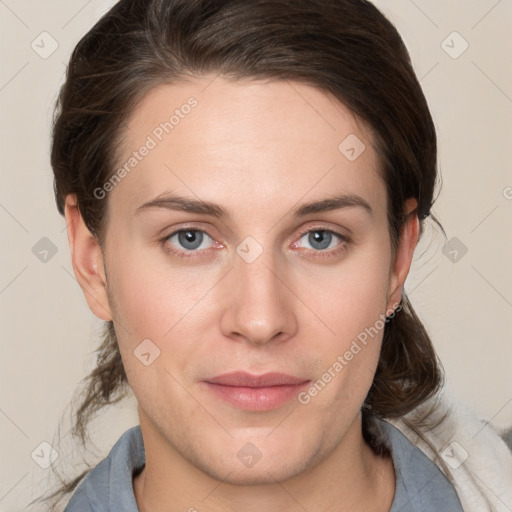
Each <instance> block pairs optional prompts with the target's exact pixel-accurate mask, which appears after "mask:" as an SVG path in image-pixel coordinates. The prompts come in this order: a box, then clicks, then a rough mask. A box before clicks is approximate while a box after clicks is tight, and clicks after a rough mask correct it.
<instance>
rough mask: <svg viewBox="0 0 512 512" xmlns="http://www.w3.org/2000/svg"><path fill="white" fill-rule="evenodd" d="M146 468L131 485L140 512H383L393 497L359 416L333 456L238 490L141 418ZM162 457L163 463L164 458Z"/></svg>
mask: <svg viewBox="0 0 512 512" xmlns="http://www.w3.org/2000/svg"><path fill="white" fill-rule="evenodd" d="M141 429H142V432H143V437H144V445H145V450H146V465H145V467H144V469H143V471H142V472H141V473H140V474H139V475H137V477H135V478H134V480H133V486H134V493H135V498H136V501H137V504H138V508H139V510H140V512H149V511H151V512H164V511H165V512H178V511H179V512H183V511H187V512H197V511H199V512H235V511H238V510H244V511H246V512H260V511H261V510H265V512H283V511H286V512H304V510H308V511H309V512H313V511H322V512H335V511H336V512H349V511H350V512H359V511H361V512H362V511H368V510H372V511H375V512H388V511H389V510H390V508H391V503H392V501H393V497H394V491H395V485H396V484H395V473H394V468H393V462H392V460H391V459H390V458H381V457H378V456H377V455H375V454H374V453H373V451H372V450H371V448H370V447H369V446H368V445H367V444H366V443H365V442H364V440H363V436H362V427H361V417H360V415H358V416H357V417H356V419H355V421H354V422H353V424H352V425H351V426H350V427H349V430H348V431H347V432H346V434H345V436H344V437H343V439H342V440H341V441H340V442H339V443H338V445H337V446H336V447H335V449H334V450H332V451H331V452H330V453H329V454H328V455H327V456H325V457H323V458H322V459H321V460H319V461H318V462H317V463H316V464H309V466H308V468H306V469H305V470H304V471H302V472H301V473H299V474H298V475H297V476H295V477H292V478H289V479H287V480H285V481H276V480H274V482H273V483H265V484H258V485H239V484H233V483H230V482H229V476H230V475H229V474H227V475H226V477H225V479H224V480H220V479H216V478H213V477H212V476H210V475H208V474H206V473H205V472H203V471H201V470H200V469H199V468H198V467H196V466H195V465H193V464H192V463H190V462H189V461H188V460H186V459H185V458H183V457H181V455H180V454H179V453H178V452H177V451H176V450H175V449H174V448H173V447H172V446H170V445H169V443H168V441H167V440H165V439H164V438H162V437H161V435H160V434H159V433H158V430H157V429H155V428H154V426H153V425H152V423H151V422H149V421H148V418H146V417H144V418H143V417H142V416H141ZM164 454H165V457H164V456H163V455H164Z"/></svg>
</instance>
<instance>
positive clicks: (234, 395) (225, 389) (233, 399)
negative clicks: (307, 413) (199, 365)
mask: <svg viewBox="0 0 512 512" xmlns="http://www.w3.org/2000/svg"><path fill="white" fill-rule="evenodd" d="M203 384H205V385H206V388H207V389H208V390H210V391H211V392H212V393H214V394H215V395H217V396H218V397H220V398H222V399H223V400H224V401H226V402H227V403H229V404H231V405H234V406H235V407H237V408H238V409H244V410H247V411H269V410H271V409H277V408H278V407H281V406H282V405H284V404H285V403H287V402H289V401H290V400H293V399H294V398H295V397H296V396H297V395H298V394H299V393H300V391H301V390H302V389H303V388H305V387H306V386H307V385H308V384H309V381H307V382H303V383H302V384H295V385H281V386H269V387H265V388H249V387H241V386H224V385H221V384H214V383H212V382H203Z"/></svg>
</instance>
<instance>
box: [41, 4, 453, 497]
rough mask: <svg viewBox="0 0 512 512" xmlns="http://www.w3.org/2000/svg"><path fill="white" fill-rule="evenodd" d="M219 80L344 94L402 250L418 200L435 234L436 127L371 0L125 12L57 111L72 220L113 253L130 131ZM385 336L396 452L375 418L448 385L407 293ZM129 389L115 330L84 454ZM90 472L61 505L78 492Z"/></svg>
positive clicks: (105, 32)
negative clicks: (104, 191)
mask: <svg viewBox="0 0 512 512" xmlns="http://www.w3.org/2000/svg"><path fill="white" fill-rule="evenodd" d="M206 73H217V74H220V75H222V76H224V77H227V78H229V79H232V80H240V79H244V78H248V79H258V78H262V79H276V80H292V81H297V82H302V83H305V84H308V85H311V86H313V87H316V88H318V89H320V90H322V91H324V92H326V93H330V94H332V95H334V97H335V98H337V99H338V100H339V101H340V102H342V103H344V104H345V105H347V106H348V107H349V108H350V109H351V110H352V111H353V112H354V114H355V115H356V116H358V118H359V119H361V120H362V121H363V122H365V123H366V124H367V125H368V126H369V127H370V129H371V131H372V134H373V137H374V142H375V149H376V151H377V152H378V154H379V157H380V160H381V164H382V165H381V167H382V177H383V179H384V181H385V183H386V187H387V196H388V211H387V215H388V224H389V230H390V238H391V241H392V248H393V254H395V250H396V247H397V244H398V240H399V236H400V233H401V229H402V227H403V225H404V222H405V220H406V219H405V216H404V203H405V200H406V199H408V198H411V197H413V198H416V199H417V201H418V209H417V211H416V212H415V213H417V215H418V217H419V220H420V226H421V233H423V223H424V220H425V219H426V218H427V217H428V216H431V207H432V205H433V203H434V198H433V195H434V187H435V184H436V179H437V143H436V133H435V127H434V124H433V121H432V118H431V115H430V112H429V108H428V105H427V102H426V99H425V97H424V95H423V92H422V90H421V86H420V84H419V81H418V79H417V77H416V75H415V73H414V71H413V68H412V64H411V60H410V57H409V54H408V51H407V49H406V47H405V45H404V43H403V41H402V39H401V38H400V35H399V34H398V32H397V30H396V29H395V28H394V26H393V25H392V24H391V23H390V22H389V21H388V20H387V19H386V18H385V17H384V16H383V15H382V14H381V12H380V11H379V10H378V9H377V8H376V7H375V6H374V5H373V4H371V3H370V2H368V1H366V0H121V1H120V2H118V3H117V4H116V5H115V6H114V7H113V8H112V9H111V10H110V11H109V12H108V13H106V14H105V15H104V16H103V17H102V18H101V19H100V20H99V21H98V22H97V23H96V25H95V26H94V27H93V28H92V29H91V30H90V31H89V32H88V33H87V34H86V35H85V36H84V37H83V38H82V39H81V40H80V42H79V43H78V44H77V46H76V48H75V49H74V51H73V54H72V56H71V58H70V62H69V66H68V69H67V77H66V81H65V83H64V84H63V86H62V88H61V91H60V95H59V98H58V101H57V106H56V113H55V118H54V126H53V144H52V149H51V164H52V167H53V171H54V174H55V182H54V188H55V196H56V202H57V207H58V210H59V212H60V213H61V214H63V212H64V204H65V199H66V196H67V195H68V194H76V196H77V200H78V207H79V209H80V212H81V214H82V216H83V219H84V221H85V223H86V225H87V227H88V228H89V229H90V231H91V233H92V234H93V235H94V236H96V237H97V239H98V241H99V243H100V245H102V246H103V242H104V235H105V226H106V219H107V216H106V207H107V204H108V201H107V200H101V199H98V198H96V197H95V196H94V194H93V191H94V190H95V189H96V188H98V187H102V185H103V184H104V183H105V182H106V181H107V180H108V179H109V178H110V176H112V174H113V172H114V170H115V168H116V161H115V155H116V149H117V148H118V147H119V145H120V144H121V142H122V134H123V132H122V127H123V123H125V122H126V119H127V117H128V116H129V114H130V113H131V112H132V111H133V109H134V107H135V106H136V105H137V103H138V102H139V100H140V99H141V98H142V96H143V95H144V94H145V93H146V92H148V91H149V90H150V89H151V88H153V87H155V86H156V85H158V84H162V83H173V82H176V81H178V80H179V79H181V78H183V77H187V76H194V75H195V76H200V75H203V74H206ZM340 142H341V141H340ZM432 218H433V219H434V221H435V222H436V223H437V224H438V225H440V224H439V223H438V222H437V220H436V219H435V217H433V216H432ZM441 229H442V226H441ZM443 233H444V230H443ZM383 336H384V338H383V345H382V351H381V357H380V361H379V364H378V367H377V371H376V374H375V378H374V381H373V384H372V386H371V389H370V391H369V393H368V396H367V398H366V400H365V402H364V404H363V411H364V422H363V426H364V434H365V439H367V441H368V442H369V443H370V444H371V445H372V446H373V448H374V449H375V450H376V451H378V452H379V453H382V454H384V452H385V450H381V449H380V448H379V446H378V445H377V444H376V443H375V441H374V440H372V436H371V434H370V432H371V429H370V428H369V420H368V418H370V417H371V416H377V417H381V418H386V417H388V418H391V417H401V416H403V415H404V414H406V413H408V412H409V411H411V410H413V409H414V408H415V407H416V406H418V405H420V404H421V403H423V402H424V401H426V400H427V399H428V398H430V397H432V396H434V395H435V393H436V392H437V391H438V389H439V388H440V386H441V383H442V371H441V367H440V364H439V361H438V359H437V357H436V354H435V352H434V349H433V346H432V343H431V340H430V338H429V335H428V333H427V332H426V330H425V328H424V326H423V325H422V323H421V321H420V320H419V318H418V317H417V315H416V314H415V312H414V309H413V307H412V305H411V304H410V302H409V300H408V299H407V296H405V294H404V296H403V297H402V308H401V311H400V312H399V313H397V314H396V316H395V317H394V318H392V319H390V320H389V322H387V323H386V326H385V329H384V335H383ZM128 389H129V388H128V385H127V379H126V374H125V372H124V368H123V364H122V361H121V356H120V353H119V349H118V345H117V338H116V333H115V329H114V324H113V323H112V322H108V323H107V324H106V327H105V335H104V337H103V341H102V343H101V346H100V347H99V348H98V349H97V366H96V368H95V369H94V370H93V372H92V373H91V374H90V375H89V376H88V377H87V378H86V379H84V388H83V390H82V392H81V395H80V398H81V405H80V407H79V408H78V411H77V413H76V416H75V420H74V425H73V430H72V432H73V435H75V436H78V437H79V438H80V440H81V442H82V444H84V443H85V434H86V431H87V425H88V423H89V422H90V420H91V418H92V415H93V413H95V412H96V411H98V410H99V409H101V408H102V407H104V406H106V405H108V404H111V403H114V402H116V401H118V400H120V399H121V398H122V397H123V396H125V395H126V393H127V392H128ZM87 471H88V470H86V471H85V472H83V473H82V474H81V475H79V476H77V477H76V478H75V479H73V480H71V481H68V482H66V483H65V484H64V485H63V486H62V487H61V488H60V489H59V490H58V491H57V492H55V493H54V494H52V495H51V496H50V497H54V496H62V495H64V494H66V493H69V492H71V491H72V490H73V489H74V488H75V487H76V486H77V484H78V482H79V481H80V480H81V479H82V478H83V476H84V475H85V474H86V473H87ZM61 481H62V480H61Z"/></svg>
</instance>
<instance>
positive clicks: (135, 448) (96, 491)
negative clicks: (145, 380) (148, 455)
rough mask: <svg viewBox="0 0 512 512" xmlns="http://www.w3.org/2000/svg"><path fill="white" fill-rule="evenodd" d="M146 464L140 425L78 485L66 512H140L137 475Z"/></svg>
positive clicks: (127, 434)
mask: <svg viewBox="0 0 512 512" xmlns="http://www.w3.org/2000/svg"><path fill="white" fill-rule="evenodd" d="M144 464H145V451H144V444H143V441H142V433H141V430H140V426H139V425H137V426H135V427H132V428H130V429H128V430H127V431H126V432H124V434H123V435H122V436H121V437H120V438H119V440H118V441H117V442H116V444H115V445H114V446H113V447H112V449H111V450H110V452H109V454H108V456H107V457H105V458H104V459H103V460H102V461H101V462H99V463H98V464H97V465H96V466H95V467H94V468H93V469H92V470H91V471H90V472H89V473H88V474H87V475H86V476H85V477H84V478H83V479H82V480H81V482H80V483H79V484H78V486H77V487H76V489H75V491H74V492H73V494H72V496H71V499H70V500H69V502H68V504H67V506H66V508H65V509H64V512H106V511H110V510H123V511H125V512H131V511H132V510H133V511H134V512H137V507H136V502H135V497H134V494H133V484H132V475H133V472H134V471H135V470H137V469H139V468H140V467H142V466H143V465H144Z"/></svg>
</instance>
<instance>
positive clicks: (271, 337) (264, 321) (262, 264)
mask: <svg viewBox="0 0 512 512" xmlns="http://www.w3.org/2000/svg"><path fill="white" fill-rule="evenodd" d="M280 263H281V264H280V266H279V267H278V266H277V265H276V261H275V258H274V256H273V254H272V251H270V250H268V251H267V250H264V251H263V253H262V254H261V255H260V256H259V257H258V258H257V259H256V260H255V261H252V262H251V263H249V262H247V261H245V260H244V259H243V258H242V257H239V256H238V255H237V254H236V255H235V256H234V264H233V268H232V270H231V272H229V274H228V276H226V277H227V279H228V280H229V283H227V286H226V287H225V288H224V289H225V290H226V292H225V293H226V294H225V296H224V297H223V299H224V300H223V303H224V308H223V312H222V317H221V325H220V328H221V331H222V333H223V334H224V335H225V336H227V337H229V338H232V339H234V340H239V341H242V340H245V341H247V342H248V343H251V344H253V345H264V344H266V343H268V342H270V341H278V340H280V341H284V340H286V339H288V338H290V337H292V336H293V335H294V334H295V332H296V330H297V326H298V323H297V316H296V314H295V308H296V304H297V297H296V296H295V295H294V293H293V286H290V283H288V282H287V281H289V279H287V274H288V273H287V272H286V267H285V263H284V262H280ZM290 275H291V274H290Z"/></svg>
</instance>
